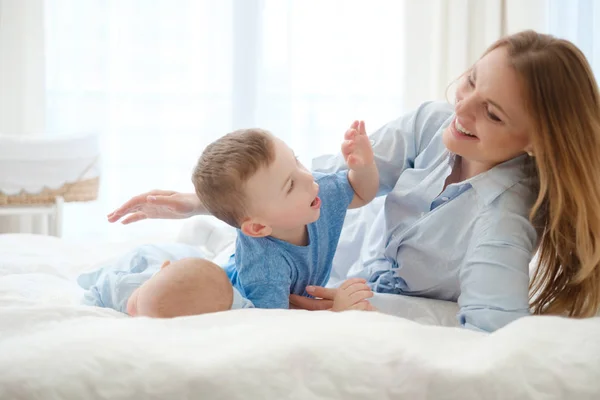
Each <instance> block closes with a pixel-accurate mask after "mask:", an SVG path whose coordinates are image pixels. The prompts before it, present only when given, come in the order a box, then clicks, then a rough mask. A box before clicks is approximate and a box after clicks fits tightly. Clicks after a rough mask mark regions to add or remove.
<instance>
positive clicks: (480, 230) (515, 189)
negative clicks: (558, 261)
mask: <svg viewBox="0 0 600 400" xmlns="http://www.w3.org/2000/svg"><path fill="white" fill-rule="evenodd" d="M532 204H533V203H532V197H531V191H530V189H529V188H528V187H527V186H526V185H523V184H521V183H517V184H516V185H514V186H512V187H511V188H508V189H507V190H505V191H504V192H502V193H501V194H500V195H499V196H497V197H496V198H495V199H494V200H493V201H492V202H490V203H489V204H485V205H483V206H482V207H481V208H480V210H479V213H478V214H479V215H478V216H477V218H476V222H475V237H477V238H478V240H479V241H480V242H486V241H494V242H506V243H512V244H520V245H522V246H523V247H527V248H530V247H532V246H533V245H534V243H535V242H536V238H537V233H536V231H535V229H534V227H533V224H532V223H531V221H530V220H529V213H530V211H531V206H532ZM525 243H526V244H527V245H524V244H525Z"/></svg>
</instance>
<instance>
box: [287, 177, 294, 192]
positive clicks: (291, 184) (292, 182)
mask: <svg viewBox="0 0 600 400" xmlns="http://www.w3.org/2000/svg"><path fill="white" fill-rule="evenodd" d="M293 188H294V181H293V180H292V181H290V188H289V189H288V193H290V192H291V191H292V189H293Z"/></svg>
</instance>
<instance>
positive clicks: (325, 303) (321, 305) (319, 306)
mask: <svg viewBox="0 0 600 400" xmlns="http://www.w3.org/2000/svg"><path fill="white" fill-rule="evenodd" d="M290 304H291V305H292V306H293V307H294V308H299V309H302V310H310V311H318V310H329V309H330V308H331V306H332V305H333V301H332V300H323V299H310V298H308V297H304V296H298V295H296V294H291V295H290Z"/></svg>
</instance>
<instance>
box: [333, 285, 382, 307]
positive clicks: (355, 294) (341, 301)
mask: <svg viewBox="0 0 600 400" xmlns="http://www.w3.org/2000/svg"><path fill="white" fill-rule="evenodd" d="M370 297H373V291H372V290H371V288H370V287H369V286H367V281H366V280H365V279H361V278H351V279H348V280H347V281H345V282H344V283H342V285H341V286H340V287H339V289H337V290H336V294H335V297H334V298H333V305H332V306H331V311H348V310H360V311H372V310H373V306H371V303H369V301H368V300H367V299H368V298H370Z"/></svg>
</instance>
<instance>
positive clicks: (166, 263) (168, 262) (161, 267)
mask: <svg viewBox="0 0 600 400" xmlns="http://www.w3.org/2000/svg"><path fill="white" fill-rule="evenodd" d="M169 264H171V261H169V260H167V261H165V262H164V263H163V265H161V266H160V269H163V268H164V267H166V266H167V265H169Z"/></svg>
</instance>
